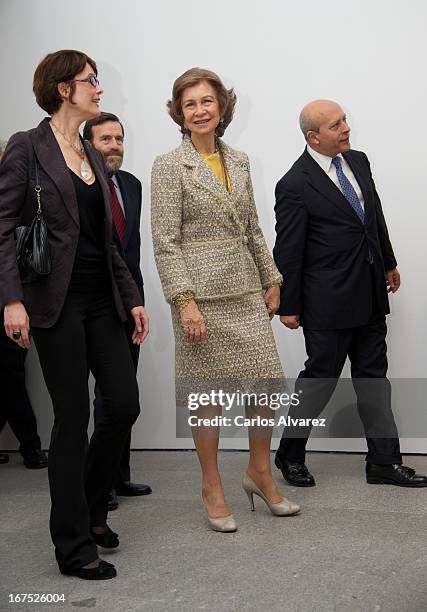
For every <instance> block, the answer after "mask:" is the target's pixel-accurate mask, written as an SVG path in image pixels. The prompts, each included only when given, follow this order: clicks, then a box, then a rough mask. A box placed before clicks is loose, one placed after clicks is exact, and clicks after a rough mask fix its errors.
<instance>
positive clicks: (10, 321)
mask: <svg viewBox="0 0 427 612" xmlns="http://www.w3.org/2000/svg"><path fill="white" fill-rule="evenodd" d="M4 328H5V330H6V334H7V335H8V336H9V338H10V339H11V340H13V341H14V342H16V344H18V345H19V346H20V347H21V348H25V349H28V348H30V320H29V318H28V315H27V311H26V310H25V306H24V304H23V303H22V302H10V303H9V304H6V306H5V307H4ZM13 332H19V338H14V337H13Z"/></svg>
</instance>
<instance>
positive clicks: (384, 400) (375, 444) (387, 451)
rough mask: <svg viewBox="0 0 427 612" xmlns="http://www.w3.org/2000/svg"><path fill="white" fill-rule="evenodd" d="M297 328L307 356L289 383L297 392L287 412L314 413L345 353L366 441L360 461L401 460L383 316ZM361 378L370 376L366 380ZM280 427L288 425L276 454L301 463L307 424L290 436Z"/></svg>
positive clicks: (321, 404) (328, 391) (323, 401)
mask: <svg viewBox="0 0 427 612" xmlns="http://www.w3.org/2000/svg"><path fill="white" fill-rule="evenodd" d="M303 331H304V338H305V346H306V352H307V356H308V359H307V361H306V362H305V369H304V370H303V371H302V372H300V374H299V376H298V379H297V383H296V387H295V389H298V390H301V391H302V394H301V395H300V398H301V401H300V405H299V406H293V407H292V408H291V409H290V412H289V416H291V417H293V418H317V417H318V416H319V415H320V413H321V412H322V410H323V409H324V407H325V406H326V404H327V403H328V401H329V400H330V398H331V396H332V394H333V392H334V390H335V387H336V385H337V383H338V379H339V376H340V374H341V371H342V369H343V367H344V363H345V361H346V359H347V357H349V359H350V363H351V377H352V383H353V387H354V390H355V392H356V396H357V409H358V412H359V416H360V419H361V421H362V424H363V427H364V429H365V435H366V441H367V445H368V453H367V456H366V461H368V462H369V463H377V464H380V465H386V464H391V463H399V464H400V463H402V457H401V454H400V445H399V439H398V434H397V428H396V424H395V421H394V416H393V412H392V410H391V390H390V382H389V381H388V380H387V378H386V374H387V345H386V340H385V338H386V333H387V326H386V322H385V317H384V316H381V315H376V314H373V315H372V317H371V320H370V321H369V322H368V323H367V324H366V325H363V326H361V327H355V328H351V329H338V330H311V329H305V328H304V329H303ZM360 379H363V380H360ZM367 379H375V380H372V383H371V381H368V380H367ZM370 383H371V384H370ZM286 430H288V428H286V429H285V431H284V432H283V437H282V440H281V442H280V448H279V451H278V452H279V454H280V455H281V456H282V457H283V458H285V459H287V460H288V461H291V462H296V463H304V462H305V447H306V444H307V440H308V436H309V435H310V428H307V429H306V430H303V431H300V432H298V433H297V434H296V435H295V437H292V436H288V435H286V436H285V432H286V433H287V431H286ZM374 432H377V433H378V437H377V436H376V435H375V433H374Z"/></svg>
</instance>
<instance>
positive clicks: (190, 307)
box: [180, 300, 206, 342]
mask: <svg viewBox="0 0 427 612" xmlns="http://www.w3.org/2000/svg"><path fill="white" fill-rule="evenodd" d="M180 314H181V323H182V329H183V330H184V334H185V337H186V339H187V340H188V341H189V342H203V340H205V339H206V325H205V320H204V318H203V315H202V313H201V312H200V310H199V308H198V306H197V303H196V301H195V300H190V301H189V302H188V304H186V305H185V306H184V307H183V308H181V311H180Z"/></svg>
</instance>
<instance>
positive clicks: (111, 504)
mask: <svg viewBox="0 0 427 612" xmlns="http://www.w3.org/2000/svg"><path fill="white" fill-rule="evenodd" d="M118 507H119V500H118V499H117V493H116V490H115V489H111V491H110V493H109V495H108V512H113V511H114V510H117V508H118Z"/></svg>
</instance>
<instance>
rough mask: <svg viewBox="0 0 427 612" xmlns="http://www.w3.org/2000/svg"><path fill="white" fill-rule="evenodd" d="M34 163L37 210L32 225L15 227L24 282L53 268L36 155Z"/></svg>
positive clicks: (18, 259) (29, 281) (20, 268)
mask: <svg viewBox="0 0 427 612" xmlns="http://www.w3.org/2000/svg"><path fill="white" fill-rule="evenodd" d="M34 165H35V170H36V186H35V188H34V191H35V192H36V198H37V211H36V214H35V215H34V218H33V220H32V222H31V224H30V225H19V226H18V227H17V228H16V229H15V239H16V259H17V261H18V268H19V274H20V276H21V281H22V282H23V283H31V282H34V281H36V280H39V279H40V278H43V277H45V276H47V275H48V274H50V271H51V269H52V264H51V259H50V252H49V243H48V241H47V227H46V223H45V220H44V219H43V214H42V206H41V196H40V194H41V191H42V188H41V185H40V176H39V166H38V163H37V159H36V157H34Z"/></svg>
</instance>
